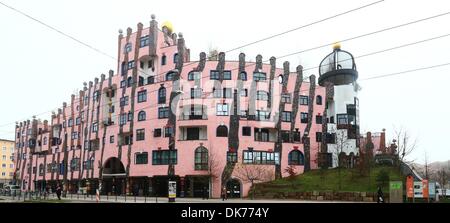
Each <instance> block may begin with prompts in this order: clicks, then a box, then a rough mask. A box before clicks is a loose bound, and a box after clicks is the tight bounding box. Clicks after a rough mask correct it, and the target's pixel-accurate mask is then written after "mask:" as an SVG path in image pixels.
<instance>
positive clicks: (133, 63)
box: [128, 60, 135, 70]
mask: <svg viewBox="0 0 450 223" xmlns="http://www.w3.org/2000/svg"><path fill="white" fill-rule="evenodd" d="M134 66H135V62H134V60H132V61H128V70H131V69H133V68H134Z"/></svg>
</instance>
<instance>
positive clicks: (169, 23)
mask: <svg viewBox="0 0 450 223" xmlns="http://www.w3.org/2000/svg"><path fill="white" fill-rule="evenodd" d="M164 27H166V28H167V31H168V32H169V33H172V32H173V25H172V23H171V22H169V21H165V22H163V24H162V29H163V30H164Z"/></svg>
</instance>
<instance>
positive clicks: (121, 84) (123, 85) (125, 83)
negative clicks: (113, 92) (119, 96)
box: [120, 80, 127, 88]
mask: <svg viewBox="0 0 450 223" xmlns="http://www.w3.org/2000/svg"><path fill="white" fill-rule="evenodd" d="M126 86H127V81H126V80H123V81H121V82H120V87H121V88H124V87H126Z"/></svg>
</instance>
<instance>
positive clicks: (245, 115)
mask: <svg viewBox="0 0 450 223" xmlns="http://www.w3.org/2000/svg"><path fill="white" fill-rule="evenodd" d="M240 116H241V118H247V117H248V110H241V114H240Z"/></svg>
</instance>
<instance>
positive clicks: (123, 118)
mask: <svg viewBox="0 0 450 223" xmlns="http://www.w3.org/2000/svg"><path fill="white" fill-rule="evenodd" d="M125 124H127V114H120V116H119V125H125Z"/></svg>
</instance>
